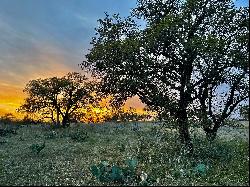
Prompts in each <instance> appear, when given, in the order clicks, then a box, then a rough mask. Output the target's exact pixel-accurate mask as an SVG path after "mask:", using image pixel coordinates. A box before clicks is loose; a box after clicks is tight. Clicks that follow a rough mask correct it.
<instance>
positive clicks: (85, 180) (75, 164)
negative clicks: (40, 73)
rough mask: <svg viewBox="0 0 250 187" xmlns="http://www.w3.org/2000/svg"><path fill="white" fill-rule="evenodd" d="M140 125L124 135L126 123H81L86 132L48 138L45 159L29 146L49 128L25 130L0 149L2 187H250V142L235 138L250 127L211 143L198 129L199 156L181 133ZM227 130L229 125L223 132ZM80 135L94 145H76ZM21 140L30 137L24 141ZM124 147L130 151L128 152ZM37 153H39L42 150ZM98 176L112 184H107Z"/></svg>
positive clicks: (128, 126) (58, 131)
mask: <svg viewBox="0 0 250 187" xmlns="http://www.w3.org/2000/svg"><path fill="white" fill-rule="evenodd" d="M138 123H140V125H141V128H140V130H139V131H133V130H132V129H131V127H132V126H133V123H126V125H124V127H123V128H121V129H119V131H117V130H116V127H117V126H119V125H120V124H117V123H116V124H115V123H104V124H99V125H95V126H94V127H93V128H85V127H88V126H89V125H88V124H85V125H84V124H81V125H82V126H81V128H82V129H83V130H80V129H78V128H70V129H68V128H66V129H64V128H63V129H56V130H55V131H56V134H57V135H56V138H52V139H47V140H46V147H45V149H42V150H41V151H40V153H39V154H41V155H42V156H31V155H30V152H29V151H27V148H28V150H31V149H30V148H29V147H31V146H30V145H31V142H34V143H36V144H38V145H39V147H40V146H41V145H42V143H43V141H44V138H45V135H47V133H48V130H47V129H45V128H44V127H43V126H41V125H37V126H35V128H32V127H31V126H25V127H23V128H20V129H19V130H18V134H17V135H16V136H6V137H2V138H4V139H2V140H6V141H7V143H4V144H2V145H0V151H1V154H0V167H1V169H0V176H1V177H0V184H2V185H8V186H23V185H27V186H30V185H36V186H38V185H42V184H44V185H48V186H57V185H65V186H86V185H88V186H100V185H107V186H110V185H121V186H125V185H130V186H138V185H144V186H145V185H149V186H187V185H190V186H219V185H224V186H247V185H248V183H249V154H248V153H249V142H248V139H247V137H245V136H243V134H239V136H235V134H237V132H238V130H240V131H242V132H244V134H246V135H248V131H247V130H248V129H237V128H235V129H234V130H233V131H230V137H226V136H223V134H224V132H220V134H218V138H217V139H216V140H215V141H214V142H212V143H211V142H209V141H207V140H206V138H204V137H203V135H202V133H203V131H200V129H197V128H196V129H194V130H193V131H192V133H195V132H196V135H195V136H193V143H194V146H195V149H194V153H193V155H187V154H186V153H185V151H184V150H183V148H182V145H181V144H180V142H179V141H178V140H177V139H176V136H177V135H178V134H177V132H176V129H170V127H171V126H169V125H165V126H164V125H162V126H161V125H158V123H157V124H154V123H145V122H144V123H141V122H138ZM152 126H154V127H153V128H152ZM224 129H227V127H225V128H224V127H223V128H222V129H221V130H224ZM243 130H244V131H243ZM79 131H82V132H85V131H86V132H87V133H88V136H89V137H90V138H89V139H88V141H85V142H84V143H76V142H75V141H70V140H71V138H70V134H73V133H76V132H79ZM35 135H40V136H35ZM20 137H24V139H23V140H22V141H20ZM231 137H234V138H231ZM228 138H229V139H228ZM0 139H1V137H0ZM141 144H142V145H141ZM121 146H123V148H124V149H122V151H121V150H120V148H121ZM32 152H33V151H32ZM34 154H35V155H37V153H36V151H34ZM39 154H38V155H39ZM140 155H142V157H140ZM128 158H129V159H128ZM135 158H136V159H135ZM200 164H201V167H199V165H200ZM202 164H204V166H205V172H203V169H202V168H204V167H203V166H202ZM91 168H92V169H91ZM93 173H95V174H93ZM203 173H204V174H203ZM96 176H99V178H101V181H106V182H101V181H100V180H99V179H98V177H96Z"/></svg>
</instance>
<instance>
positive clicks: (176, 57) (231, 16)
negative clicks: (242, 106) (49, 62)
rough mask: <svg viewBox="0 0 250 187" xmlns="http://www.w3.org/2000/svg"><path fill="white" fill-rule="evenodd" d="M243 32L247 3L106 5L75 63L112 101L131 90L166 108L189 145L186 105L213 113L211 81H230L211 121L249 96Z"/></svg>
mask: <svg viewBox="0 0 250 187" xmlns="http://www.w3.org/2000/svg"><path fill="white" fill-rule="evenodd" d="M138 19H139V20H142V21H143V22H144V23H145V25H146V26H145V27H142V26H140V25H139V24H138ZM248 36H249V13H248V9H247V8H240V9H237V8H236V7H235V6H234V4H233V2H232V1H229V0H225V1H219V0H218V1H217V0H216V1H209V0H186V1H180V0H155V1H151V0H138V1H137V7H136V8H134V9H133V10H132V13H131V15H130V16H128V17H125V18H122V17H120V16H119V14H115V15H113V16H110V15H108V14H107V13H106V16H105V18H104V19H100V20H99V26H98V27H97V28H96V35H95V37H93V39H92V42H91V44H92V46H93V47H92V48H91V49H90V52H89V53H88V54H87V55H86V60H85V61H83V63H82V68H87V69H88V70H89V71H90V72H92V73H93V75H95V76H97V77H99V78H101V83H102V91H103V92H107V93H113V94H114V95H115V96H116V98H117V101H118V102H123V101H124V100H126V99H127V98H128V97H131V96H134V95H138V96H139V97H140V99H141V101H142V102H144V103H145V104H147V105H148V106H149V107H150V108H152V109H154V110H156V111H158V113H159V114H164V115H165V116H166V115H171V116H173V117H174V118H175V119H176V120H177V122H178V124H179V132H180V139H181V141H182V142H183V143H185V144H186V145H188V147H189V148H192V144H191V139H190V135H189V131H188V111H189V110H192V109H193V108H196V107H197V108H198V109H201V110H202V111H203V112H204V114H205V115H206V116H208V118H213V119H215V115H214V113H213V110H212V107H211V104H210V103H211V101H210V100H211V99H210V98H211V97H212V95H211V89H212V92H213V94H215V92H214V91H215V89H216V88H218V87H219V86H221V85H223V84H227V85H229V89H228V91H226V93H227V95H228V99H227V100H226V101H227V102H226V104H225V105H224V109H223V111H226V112H222V114H221V116H223V117H221V118H218V119H217V118H216V119H215V120H214V121H216V120H217V121H221V120H219V119H223V118H224V117H225V116H228V114H229V113H228V112H229V111H231V109H233V108H234V107H235V106H236V105H237V103H240V102H241V101H242V100H244V99H245V98H247V97H248V94H247V93H246V89H247V88H248V84H245V81H246V80H247V79H248V77H249V66H248V52H249V47H248V43H249V40H248ZM208 93H210V96H211V97H209V96H208ZM195 105H196V106H195ZM194 106H195V107H194ZM211 111H212V112H211Z"/></svg>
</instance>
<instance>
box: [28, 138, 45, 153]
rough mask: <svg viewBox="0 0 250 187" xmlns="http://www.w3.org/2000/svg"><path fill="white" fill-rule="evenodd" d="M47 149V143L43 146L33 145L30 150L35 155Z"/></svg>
mask: <svg viewBox="0 0 250 187" xmlns="http://www.w3.org/2000/svg"><path fill="white" fill-rule="evenodd" d="M44 148H45V141H44V142H43V143H42V144H32V145H31V146H30V149H31V150H32V152H33V153H36V154H39V153H40V152H41V151H42V150H43V149H44Z"/></svg>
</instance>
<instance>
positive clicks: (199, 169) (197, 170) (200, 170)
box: [194, 164, 207, 175]
mask: <svg viewBox="0 0 250 187" xmlns="http://www.w3.org/2000/svg"><path fill="white" fill-rule="evenodd" d="M194 171H195V173H197V174H199V175H205V174H206V171H207V169H206V165H205V164H198V165H197V166H196V167H195V168H194Z"/></svg>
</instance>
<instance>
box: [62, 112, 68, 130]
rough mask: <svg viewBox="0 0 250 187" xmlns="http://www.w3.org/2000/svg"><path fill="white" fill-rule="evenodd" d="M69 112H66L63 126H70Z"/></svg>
mask: <svg viewBox="0 0 250 187" xmlns="http://www.w3.org/2000/svg"><path fill="white" fill-rule="evenodd" d="M69 125H70V124H69V114H67V113H66V114H65V115H64V116H63V120H62V126H63V127H69Z"/></svg>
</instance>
